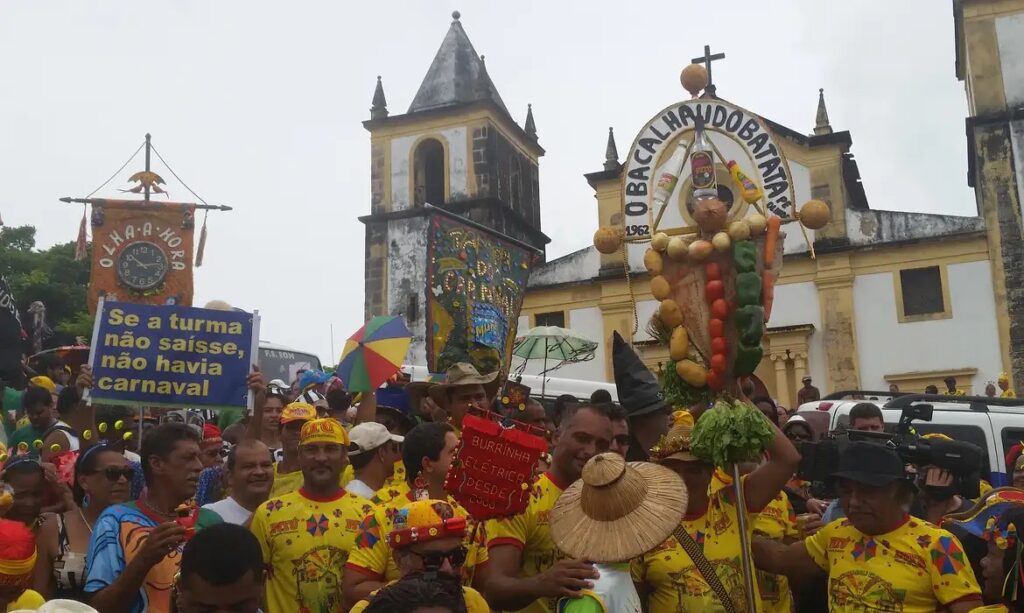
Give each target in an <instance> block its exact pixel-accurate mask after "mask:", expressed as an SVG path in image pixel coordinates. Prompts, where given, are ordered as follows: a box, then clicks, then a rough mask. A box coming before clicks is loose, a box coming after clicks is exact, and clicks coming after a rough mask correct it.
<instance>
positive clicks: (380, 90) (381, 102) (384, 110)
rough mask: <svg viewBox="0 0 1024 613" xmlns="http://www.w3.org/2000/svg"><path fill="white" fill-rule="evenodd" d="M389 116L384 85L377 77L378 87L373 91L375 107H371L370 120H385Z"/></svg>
mask: <svg viewBox="0 0 1024 613" xmlns="http://www.w3.org/2000/svg"><path fill="white" fill-rule="evenodd" d="M387 116H388V101H387V99H385V98H384V85H383V84H382V83H381V81H380V75H377V87H376V89H374V90H373V106H371V107H370V119H383V118H385V117H387Z"/></svg>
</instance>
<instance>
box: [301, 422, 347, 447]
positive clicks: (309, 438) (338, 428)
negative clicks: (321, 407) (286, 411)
mask: <svg viewBox="0 0 1024 613" xmlns="http://www.w3.org/2000/svg"><path fill="white" fill-rule="evenodd" d="M313 443H335V444H337V445H344V446H346V447H347V446H348V443H349V440H348V432H346V431H345V428H344V426H342V425H341V423H340V422H338V420H336V419H331V418H330V417H326V418H323V419H313V420H310V421H307V422H306V423H304V424H302V431H301V432H300V433H299V445H311V444H313Z"/></svg>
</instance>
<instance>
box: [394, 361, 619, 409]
mask: <svg viewBox="0 0 1024 613" xmlns="http://www.w3.org/2000/svg"><path fill="white" fill-rule="evenodd" d="M402 372H404V373H406V374H408V375H410V377H411V378H412V380H413V381H426V380H427V379H428V378H429V377H430V373H429V372H428V371H427V369H426V367H424V366H410V365H403V366H402ZM511 379H512V380H513V381H515V380H517V379H522V380H521V381H520V382H521V383H522V384H523V385H526V386H528V387H529V388H530V397H532V398H537V399H538V400H540V401H541V402H543V403H544V405H545V406H548V405H550V404H551V403H552V402H554V400H555V398H558V397H559V396H561V395H563V394H569V395H571V396H575V397H576V398H577V399H579V400H587V401H589V400H590V395H591V394H593V393H594V391H596V390H599V389H603V390H605V391H607V392H608V393H609V394H611V396H612V401H615V402H618V400H619V394H618V392H616V390H615V384H614V383H605V382H603V381H586V380H583V379H559V378H556V377H550V376H548V377H543V379H545V380H544V381H542V380H541V379H542V377H541V376H539V375H522V376H521V377H517V376H515V375H513V376H512V377H511ZM542 389H543V392H544V393H543V395H542V394H541V390H542Z"/></svg>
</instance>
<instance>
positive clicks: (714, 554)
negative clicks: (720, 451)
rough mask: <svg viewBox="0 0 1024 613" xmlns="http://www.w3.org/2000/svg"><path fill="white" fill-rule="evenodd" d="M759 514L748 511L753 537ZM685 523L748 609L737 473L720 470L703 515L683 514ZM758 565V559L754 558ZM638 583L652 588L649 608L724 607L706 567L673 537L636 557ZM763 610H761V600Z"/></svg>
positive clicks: (665, 611) (651, 612)
mask: <svg viewBox="0 0 1024 613" xmlns="http://www.w3.org/2000/svg"><path fill="white" fill-rule="evenodd" d="M757 516H758V513H751V512H748V513H747V532H748V537H749V536H752V533H753V527H754V522H755V521H756V520H757ZM682 526H683V528H684V529H685V530H686V532H687V533H689V535H690V537H691V538H693V540H694V541H695V542H696V543H697V544H698V545H700V546H701V548H702V549H703V550H704V557H705V558H707V560H708V561H709V562H710V563H711V567H712V568H714V569H715V573H716V574H717V575H718V578H719V580H721V582H722V585H723V586H724V587H725V589H726V591H727V592H728V593H729V596H730V597H731V598H732V600H733V603H735V605H736V607H737V609H738V610H740V611H742V610H744V609H745V608H746V584H745V580H744V578H743V560H742V558H741V557H740V531H739V520H738V515H737V508H736V499H735V493H734V492H733V488H732V478H731V477H729V476H728V475H726V474H725V473H724V472H722V471H720V470H716V471H715V474H714V476H713V477H712V478H711V483H710V484H709V485H708V508H707V510H706V511H705V512H704V514H703V515H698V516H691V515H687V516H685V517H683V521H682ZM751 565H753V561H751ZM631 572H632V575H633V582H634V583H637V584H643V585H646V586H647V587H648V588H649V592H648V596H647V610H648V613H676V612H677V611H701V612H702V613H711V612H715V613H718V612H719V611H724V610H725V609H724V608H722V606H721V604H720V603H719V600H718V596H716V595H715V592H714V591H713V590H712V589H711V586H710V585H708V583H707V581H705V580H704V576H703V575H701V573H700V569H698V568H697V566H696V565H695V564H694V563H693V560H692V559H690V556H689V555H688V554H687V553H686V551H685V550H684V549H683V546H682V545H680V544H679V541H677V540H676V538H675V536H670V537H669V538H668V539H667V540H666V541H665V542H664V543H662V544H661V545H659V546H658V547H656V548H655V549H654V550H652V551H649V552H647V553H645V554H644V555H642V556H640V557H638V558H636V559H634V560H633V562H632V565H631ZM756 601H757V602H758V611H760V610H761V609H760V599H759V598H758V599H756Z"/></svg>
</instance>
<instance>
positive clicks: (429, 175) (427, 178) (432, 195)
mask: <svg viewBox="0 0 1024 613" xmlns="http://www.w3.org/2000/svg"><path fill="white" fill-rule="evenodd" d="M446 173H447V171H446V169H445V154H444V146H443V145H442V144H441V143H440V142H439V141H438V140H437V139H434V138H428V139H425V140H423V141H422V142H420V144H419V145H417V147H416V153H415V154H414V155H413V176H414V181H415V198H416V200H415V203H416V206H423V203H424V202H426V203H429V204H435V205H440V204H444V200H445V198H444V179H445V175H446Z"/></svg>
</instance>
